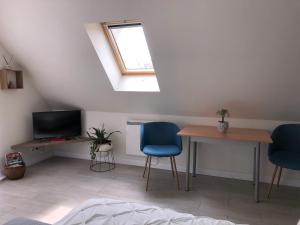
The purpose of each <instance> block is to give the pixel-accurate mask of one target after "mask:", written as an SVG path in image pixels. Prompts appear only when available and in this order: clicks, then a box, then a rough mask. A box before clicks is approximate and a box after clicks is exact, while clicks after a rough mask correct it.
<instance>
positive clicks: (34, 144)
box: [11, 136, 90, 150]
mask: <svg viewBox="0 0 300 225" xmlns="http://www.w3.org/2000/svg"><path fill="white" fill-rule="evenodd" d="M88 141H90V139H89V138H88V137H81V136H80V137H74V138H66V139H61V138H59V139H41V140H32V141H28V142H24V143H21V144H16V145H13V146H11V149H13V150H21V149H31V150H38V149H40V148H44V147H50V146H55V145H62V144H75V143H80V142H88Z"/></svg>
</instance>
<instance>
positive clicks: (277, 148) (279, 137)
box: [268, 124, 300, 198]
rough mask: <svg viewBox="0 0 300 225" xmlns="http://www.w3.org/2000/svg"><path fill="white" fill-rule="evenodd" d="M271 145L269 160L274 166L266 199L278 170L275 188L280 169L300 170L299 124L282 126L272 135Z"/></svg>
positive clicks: (278, 180)
mask: <svg viewBox="0 0 300 225" xmlns="http://www.w3.org/2000/svg"><path fill="white" fill-rule="evenodd" d="M272 139H273V143H272V144H270V145H269V151H268V156H269V160H270V161H271V162H272V163H273V164H274V165H275V168H274V172H273V176H272V181H271V184H270V188H269V192H268V198H269V197H270V195H271V191H272V186H273V183H274V180H275V177H276V173H277V170H278V168H279V174H278V179H277V186H279V182H280V177H281V173H282V169H283V168H286V169H291V170H300V124H284V125H280V126H278V127H277V128H276V129H275V130H274V132H273V133H272Z"/></svg>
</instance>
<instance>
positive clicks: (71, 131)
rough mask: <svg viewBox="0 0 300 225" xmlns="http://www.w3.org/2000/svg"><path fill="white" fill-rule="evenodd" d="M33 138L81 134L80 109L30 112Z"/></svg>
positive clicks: (66, 136)
mask: <svg viewBox="0 0 300 225" xmlns="http://www.w3.org/2000/svg"><path fill="white" fill-rule="evenodd" d="M32 120H33V138H34V139H44V138H70V137H76V136H80V135H81V111H80V110H73V111H51V112H35V113H32Z"/></svg>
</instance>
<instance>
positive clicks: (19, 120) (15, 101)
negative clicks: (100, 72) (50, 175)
mask: <svg viewBox="0 0 300 225" xmlns="http://www.w3.org/2000/svg"><path fill="white" fill-rule="evenodd" d="M2 55H5V56H6V57H7V58H9V59H10V58H11V56H10V55H9V54H8V53H7V52H6V51H5V49H4V48H3V47H2V46H1V45H0V56H1V59H0V68H2V67H3V65H4V61H3V60H2ZM14 65H15V64H14ZM15 66H17V65H15ZM23 78H24V89H22V90H0V172H1V170H2V168H3V157H4V154H5V153H6V152H9V151H10V146H11V145H13V144H18V143H20V142H24V141H27V140H30V139H32V129H31V127H32V125H31V123H32V122H31V113H32V112H33V111H41V110H47V109H48V107H47V105H46V104H45V103H44V101H43V99H42V98H41V97H40V95H39V93H37V91H36V90H35V89H34V88H33V86H32V84H31V82H30V80H29V78H28V74H27V73H26V72H25V73H24V74H23ZM23 152H24V154H23V155H24V158H25V161H26V163H27V164H28V165H30V164H33V163H35V162H37V161H40V160H42V159H44V158H46V157H49V156H50V155H51V153H50V152H48V153H41V152H36V153H32V152H31V151H30V150H26V151H23ZM0 177H1V173H0Z"/></svg>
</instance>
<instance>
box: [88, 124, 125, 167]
mask: <svg viewBox="0 0 300 225" xmlns="http://www.w3.org/2000/svg"><path fill="white" fill-rule="evenodd" d="M114 133H121V132H120V131H113V132H110V133H108V132H107V131H106V130H105V128H104V124H103V125H102V128H101V129H100V128H95V127H91V128H90V131H89V132H87V135H88V137H89V138H90V140H91V141H90V155H91V164H90V170H92V171H96V172H105V171H109V170H112V169H114V168H115V159H114V155H113V151H112V142H111V140H110V137H111V135H112V134H114Z"/></svg>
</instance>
